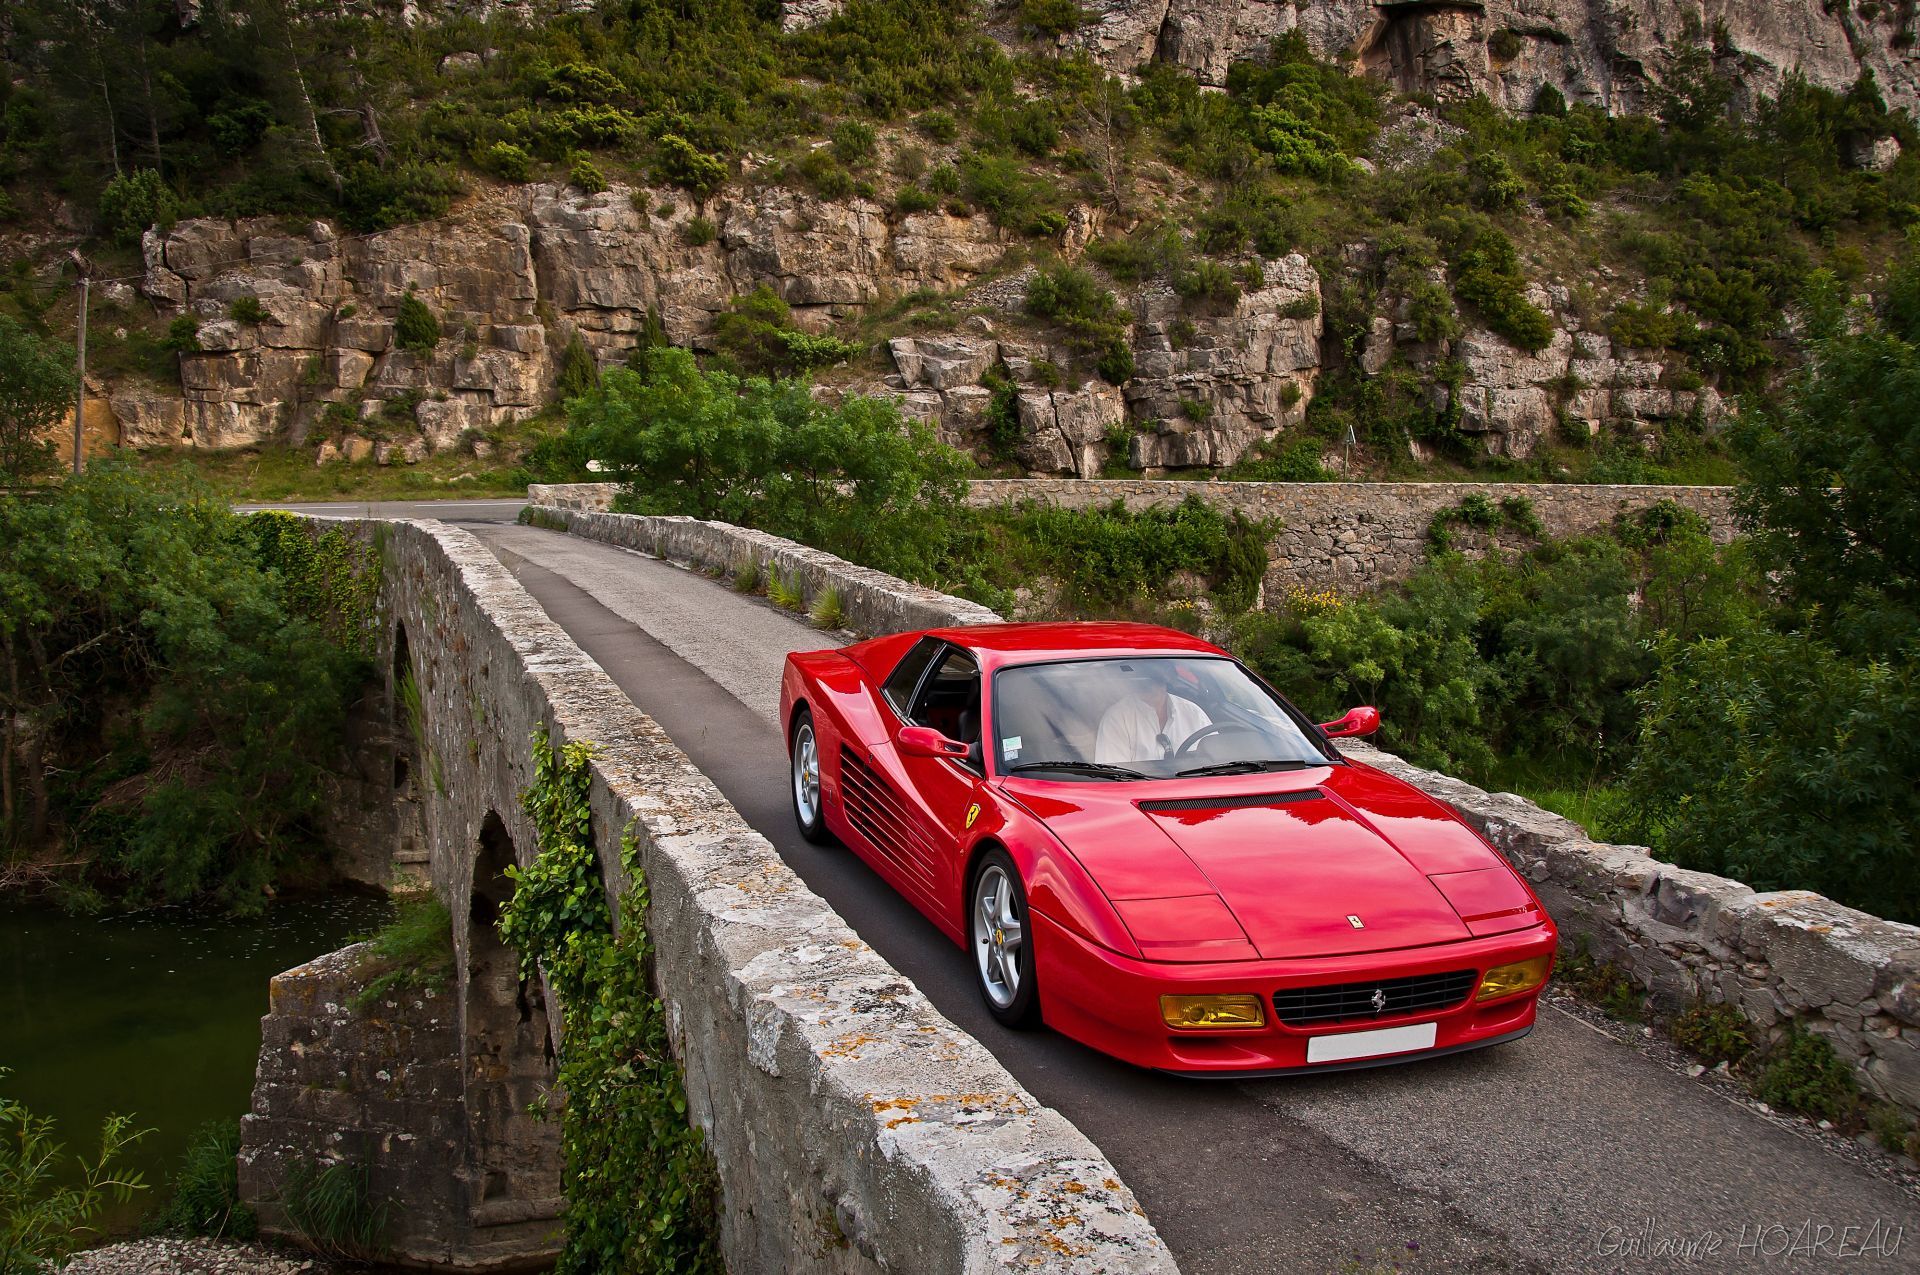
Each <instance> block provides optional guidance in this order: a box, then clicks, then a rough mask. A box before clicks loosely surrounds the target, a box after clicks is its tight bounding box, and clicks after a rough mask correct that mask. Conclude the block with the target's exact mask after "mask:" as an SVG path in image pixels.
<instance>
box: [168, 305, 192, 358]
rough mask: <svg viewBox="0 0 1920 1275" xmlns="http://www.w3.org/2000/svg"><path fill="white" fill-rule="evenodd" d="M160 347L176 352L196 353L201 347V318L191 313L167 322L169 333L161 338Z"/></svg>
mask: <svg viewBox="0 0 1920 1275" xmlns="http://www.w3.org/2000/svg"><path fill="white" fill-rule="evenodd" d="M160 348H161V349H163V350H171V351H173V352H174V353H175V354H193V353H196V352H197V351H198V350H199V349H200V320H199V319H197V318H195V317H194V316H193V315H191V314H183V315H180V316H178V317H177V318H175V319H174V320H173V321H172V322H171V323H169V324H167V334H166V336H164V337H162V338H161V339H160Z"/></svg>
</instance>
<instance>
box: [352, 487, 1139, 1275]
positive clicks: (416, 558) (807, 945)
mask: <svg viewBox="0 0 1920 1275" xmlns="http://www.w3.org/2000/svg"><path fill="white" fill-rule="evenodd" d="M348 525H349V526H350V527H355V528H357V530H358V533H359V534H363V535H365V536H367V537H368V538H369V539H372V540H374V541H375V542H376V543H378V544H380V545H381V547H382V553H383V555H384V561H385V564H386V569H385V573H384V578H383V584H382V589H383V594H384V597H383V602H384V603H385V605H386V607H387V608H388V611H389V613H390V615H391V616H392V617H393V621H394V622H395V623H397V624H398V625H401V626H404V628H405V631H406V637H407V645H408V648H409V649H410V652H411V655H410V660H411V662H412V666H413V669H414V676H415V677H416V679H417V680H418V683H419V687H420V694H421V703H422V712H421V717H422V723H421V728H420V731H419V732H418V734H419V735H420V736H421V737H422V745H423V751H424V752H425V753H426V757H425V758H424V759H423V761H422V765H423V767H424V768H425V769H426V770H427V772H428V773H429V775H430V777H431V778H430V786H431V789H432V796H431V798H430V799H429V802H428V810H427V838H428V841H429V844H430V848H431V869H432V879H433V884H434V887H435V889H436V890H437V891H438V892H439V893H440V894H441V897H442V898H444V899H445V900H447V902H448V904H449V908H450V910H451V911H452V913H453V915H454V918H455V940H456V948H457V955H458V960H459V968H460V969H461V971H462V976H461V984H460V986H459V987H458V988H457V989H456V991H457V993H458V994H459V997H460V1000H461V1002H462V1005H463V1010H462V1012H463V1014H470V1013H471V1008H470V1007H469V1006H468V1005H467V1002H468V1000H469V999H470V998H471V997H473V996H474V995H475V994H476V984H477V982H478V981H479V980H480V979H481V978H482V974H481V973H479V972H475V971H474V970H473V969H471V968H470V967H473V966H475V962H476V959H477V958H484V957H485V955H486V952H485V944H486V942H487V941H488V936H489V934H490V927H487V926H483V925H480V924H476V923H475V918H476V916H477V915H478V914H479V913H480V910H481V909H480V904H481V902H483V901H484V900H485V899H486V897H487V891H488V889H489V885H490V882H491V883H493V884H497V883H498V881H499V879H500V878H499V877H498V874H497V872H496V871H493V870H490V869H489V868H488V867H487V866H486V865H487V864H488V862H489V858H488V856H489V855H490V854H494V853H497V852H498V851H499V849H500V847H502V846H505V849H506V853H507V854H508V855H509V856H510V859H511V861H517V862H518V863H520V864H522V865H524V864H527V863H529V862H530V861H531V860H532V858H533V856H534V854H535V852H536V842H535V837H534V833H533V830H532V828H531V827H530V826H529V825H528V823H527V821H526V818H525V816H524V814H523V813H522V812H521V810H520V808H519V804H518V797H519V794H520V793H521V792H522V791H523V790H524V789H525V788H526V787H527V786H528V785H529V784H530V782H531V780H532V772H531V747H530V743H529V740H530V736H531V734H532V732H533V730H534V729H535V728H536V727H538V726H545V727H546V728H547V730H548V732H549V733H550V735H551V737H552V739H553V741H554V743H555V744H556V745H558V744H561V743H564V742H567V741H572V740H585V741H590V742H591V743H593V745H594V746H595V749H596V752H595V756H594V758H593V763H592V793H591V807H592V836H593V840H594V844H595V847H596V849H597V852H598V857H599V861H600V865H601V870H602V874H603V878H604V880H605V881H606V884H607V888H608V890H609V893H610V894H611V895H613V896H615V897H616V898H617V897H618V896H619V895H620V894H622V893H624V892H625V891H626V890H627V888H628V887H629V885H630V882H629V881H628V879H627V877H626V874H625V870H624V868H623V866H622V863H623V857H622V852H621V845H620V843H621V839H622V837H623V835H624V834H630V835H632V836H633V838H634V839H635V841H636V843H637V846H638V862H639V863H640V865H641V868H642V871H643V872H644V874H645V876H646V883H647V888H648V890H649V896H650V900H651V910H650V913H649V925H650V928H651V930H652V935H653V939H654V942H655V945H656V957H655V969H656V978H657V979H658V983H659V989H658V990H659V993H660V996H661V999H662V1000H663V1002H664V1003H665V1005H666V1008H667V1014H668V1021H669V1027H670V1031H671V1034H672V1038H673V1042H674V1048H675V1053H676V1056H677V1058H678V1060H679V1062H680V1064H681V1067H682V1069H683V1073H684V1076H685V1081H686V1089H687V1098H688V1107H689V1115H690V1118H691V1119H692V1120H693V1121H694V1122H695V1123H697V1124H698V1125H699V1126H700V1127H701V1128H702V1129H703V1130H704V1131H705V1133H706V1136H707V1140H708V1145H709V1147H710V1148H711V1149H712V1152H713V1155H714V1158H715V1161H716V1163H717V1164H718V1166H719V1175H720V1180H721V1186H722V1192H723V1196H724V1206H723V1210H722V1217H721V1227H722V1245H723V1249H724V1254H725V1257H726V1260H727V1265H728V1268H729V1269H730V1270H734V1271H738V1272H753V1271H770V1272H771V1271H832V1272H836V1273H839V1272H858V1271H881V1270H893V1271H903V1270H911V1271H916V1272H929V1273H933V1275H938V1273H941V1272H954V1273H955V1275H958V1273H960V1272H975V1271H983V1270H986V1269H989V1268H1001V1267H1026V1266H1035V1267H1038V1266H1045V1267H1046V1268H1047V1269H1049V1270H1062V1271H1082V1272H1092V1271H1117V1270H1128V1271H1143V1272H1156V1271H1160V1272H1171V1271H1173V1270H1174V1269H1175V1267H1174V1263H1173V1260H1172V1257H1171V1255H1170V1254H1169V1253H1168V1251H1167V1249H1166V1247H1165V1245H1164V1244H1163V1243H1162V1242H1161V1240H1160V1238H1159V1236H1158V1235H1157V1234H1156V1233H1155V1231H1154V1229H1153V1227H1152V1225H1151V1224H1150V1223H1149V1222H1148V1221H1147V1220H1146V1217H1145V1215H1144V1214H1143V1213H1142V1211H1141V1210H1140V1208H1139V1206H1138V1204H1137V1203H1136V1202H1135V1200H1134V1197H1133V1195H1132V1193H1131V1192H1130V1191H1129V1190H1128V1189H1127V1188H1126V1187H1125V1186H1124V1185H1123V1184H1122V1183H1121V1181H1120V1178H1119V1175H1118V1173H1117V1172H1116V1171H1115V1170H1114V1168H1113V1166H1112V1165H1111V1164H1110V1163H1109V1162H1108V1161H1107V1160H1106V1158H1105V1157H1104V1156H1103V1155H1102V1154H1101V1153H1100V1152H1099V1151H1098V1149H1097V1148H1095V1147H1094V1146H1093V1144H1092V1143H1091V1142H1089V1141H1088V1140H1087V1138H1086V1137H1085V1135H1083V1134H1082V1133H1080V1131H1079V1130H1078V1129H1077V1128H1075V1127H1074V1126H1073V1125H1072V1124H1071V1123H1070V1122H1069V1121H1068V1120H1067V1119H1066V1118H1065V1117H1063V1116H1061V1115H1060V1114H1059V1113H1058V1112H1056V1111H1054V1110H1052V1109H1051V1108H1048V1107H1045V1106H1042V1105H1041V1104H1040V1103H1039V1102H1038V1101H1037V1100H1036V1099H1034V1097H1033V1096H1032V1095H1031V1094H1029V1093H1028V1092H1027V1091H1026V1090H1025V1089H1024V1088H1022V1087H1021V1086H1020V1084H1019V1083H1018V1082H1017V1081H1015V1080H1014V1079H1013V1077H1012V1076H1010V1075H1009V1074H1008V1073H1007V1072H1006V1070H1005V1069H1004V1068H1003V1067H1001V1066H1000V1064H999V1063H998V1062H997V1061H996V1060H995V1059H994V1058H993V1057H992V1055H991V1054H989V1053H988V1052H987V1051H986V1049H985V1048H984V1047H983V1046H981V1045H980V1044H979V1042H977V1041H975V1040H974V1039H973V1038H972V1037H970V1036H968V1035H966V1034H965V1033H964V1032H962V1031H961V1030H960V1029H959V1028H957V1027H955V1026H954V1025H953V1024H952V1023H950V1022H949V1021H947V1020H946V1019H945V1018H944V1017H942V1016H941V1015H940V1014H939V1013H938V1012H937V1011H936V1010H935V1009H934V1007H933V1006H932V1004H931V1003H930V1002H929V1001H928V1000H927V999H926V998H925V996H923V995H922V994H921V993H920V992H919V991H918V990H917V989H916V988H915V987H914V986H913V985H912V983H911V982H909V981H908V980H907V979H906V977H905V976H903V975H901V974H900V973H899V972H898V971H896V970H895V969H893V968H892V966H890V965H889V964H888V963H887V962H886V961H884V960H883V959H881V957H880V956H879V955H878V954H877V953H875V952H874V951H873V950H872V949H871V948H870V947H868V946H867V945H866V944H865V943H863V942H862V941H861V940H860V939H859V937H858V936H857V935H855V934H854V932H853V930H852V929H851V928H850V927H848V925H847V924H846V923H845V922H844V921H843V920H841V918H840V917H839V916H838V915H836V914H835V913H834V912H833V911H832V909H831V908H829V907H828V906H827V904H826V903H825V902H824V901H823V900H822V899H821V898H820V897H819V896H817V895H815V894H814V893H813V892H812V891H811V890H809V889H808V888H807V887H806V886H805V885H804V884H803V883H802V882H801V881H800V879H799V878H798V877H797V876H795V875H794V873H793V872H792V871H791V870H790V869H789V868H788V867H787V866H786V864H785V863H784V862H783V861H782V860H781V858H780V856H779V854H778V853H777V852H776V851H775V850H774V848H773V847H772V845H771V844H769V843H768V842H767V841H766V839H765V838H764V837H762V836H760V834H758V833H756V832H754V831H753V830H752V828H751V827H749V826H748V825H747V823H746V822H745V820H743V819H742V818H741V817H740V815H739V814H738V813H737V812H736V811H735V810H734V809H733V807H732V806H731V805H730V804H728V802H727V801H726V800H725V798H724V797H722V796H721V794H720V792H719V791H718V789H716V788H715V787H714V785H713V784H712V782H711V781H710V780H708V779H707V778H706V777H705V776H704V775H702V774H701V773H700V772H699V771H698V770H697V769H695V768H694V766H693V765H692V763H691V762H690V761H689V759H688V758H687V757H686V755H685V754H684V753H682V752H681V751H680V750H679V749H678V748H677V747H675V746H674V744H673V742H672V741H671V740H670V739H668V738H667V736H666V734H665V733H664V732H663V731H662V730H661V729H660V727H659V726H658V725H656V724H655V723H654V722H653V721H652V720H651V719H649V718H647V717H646V716H645V715H644V714H642V713H641V712H640V711H639V710H637V709H636V708H634V707H633V705H632V704H631V703H630V702H629V701H628V699H627V698H626V696H625V695H624V694H623V693H622V692H621V691H620V690H619V688H618V687H616V686H615V685H614V684H613V682H612V681H611V680H610V679H608V677H607V676H606V674H605V673H604V672H602V671H601V669H600V668H599V666H598V665H596V664H595V663H594V662H593V661H592V660H591V659H589V658H588V657H587V656H586V655H585V654H584V653H583V652H582V651H581V650H580V649H579V647H577V646H576V645H575V644H574V642H573V641H572V639H571V638H569V637H568V636H567V634H566V633H565V632H564V631H563V630H561V629H560V628H559V627H558V626H557V625H556V624H554V623H553V622H552V621H551V620H550V619H549V618H548V617H547V615H546V613H545V612H544V611H543V610H542V609H541V608H540V606H539V605H538V604H537V603H535V602H534V600H533V599H532V598H531V597H530V596H529V595H528V594H527V593H526V591H525V590H524V589H522V588H521V586H520V585H519V583H518V582H517V581H515V580H514V579H513V577H512V576H511V575H510V574H509V573H508V572H507V570H506V569H505V568H504V567H502V566H501V565H500V563H499V562H498V561H497V560H496V559H495V558H494V557H493V555H492V554H491V553H490V552H488V550H487V549H486V548H485V547H484V546H482V545H481V544H480V543H479V542H478V541H477V540H475V539H474V538H473V537H472V536H471V535H469V534H468V533H466V532H464V531H460V530H458V529H454V528H450V527H446V526H444V525H441V524H438V523H426V522H399V523H359V524H353V523H349V524H348ZM672 543H679V542H678V541H673V542H672ZM796 548H797V547H796ZM803 552H804V553H810V552H811V551H803ZM795 561H799V559H796V560H795ZM855 583H857V582H854V581H849V596H851V589H852V586H853V585H854V584H855ZM476 863H479V864H480V865H481V867H480V868H479V870H478V872H476ZM470 901H472V906H470ZM481 964H482V965H483V964H484V960H483V959H482V960H481ZM542 1017H544V1016H542ZM464 1021H465V1019H463V1022H464ZM467 1034H468V1037H469V1045H468V1047H467V1048H468V1052H469V1053H470V1054H474V1055H476V1056H475V1057H474V1058H469V1059H465V1060H463V1065H464V1066H465V1068H466V1074H467V1075H468V1076H469V1077H474V1076H477V1075H479V1074H481V1073H483V1072H485V1071H486V1070H487V1069H488V1068H487V1064H488V1059H486V1058H481V1057H478V1055H479V1054H480V1053H482V1052H483V1049H484V1042H479V1043H476V1042H475V1040H474V1036H475V1034H474V1033H472V1032H468V1033H467ZM514 1044H515V1047H516V1048H521V1049H524V1048H526V1047H527V1042H525V1041H519V1042H514ZM537 1052H538V1051H537V1050H535V1054H536V1056H537ZM472 1105H473V1104H472V1103H471V1102H470V1103H469V1106H470V1110H469V1120H470V1121H471V1120H472V1119H473V1113H472V1111H471V1107H472ZM481 1167H486V1166H481ZM495 1167H496V1168H497V1167H498V1166H495ZM475 1177H476V1183H475V1185H476V1188H477V1189H479V1190H481V1192H482V1196H484V1194H485V1186H486V1178H487V1174H485V1173H478V1174H476V1175H475ZM530 1193H532V1194H537V1191H535V1192H530ZM485 1203H486V1201H485V1200H484V1199H483V1198H476V1199H474V1200H473V1201H472V1203H471V1207H472V1208H474V1209H480V1210H481V1211H480V1212H478V1213H474V1214H473V1215H472V1216H473V1217H474V1219H475V1220H476V1221H480V1222H484V1221H486V1220H488V1218H489V1216H490V1215H488V1214H487V1213H486V1212H485V1210H484V1208H482V1205H484V1204H485ZM496 1203H497V1206H498V1207H497V1208H496V1212H497V1214H498V1215H499V1217H500V1218H501V1220H502V1221H503V1222H504V1221H506V1220H507V1219H509V1218H511V1217H512V1216H513V1214H512V1211H511V1210H510V1209H508V1208H506V1206H505V1202H504V1201H499V1202H496ZM551 1229H552V1228H551V1226H550V1225H549V1227H548V1230H549V1232H550V1231H551Z"/></svg>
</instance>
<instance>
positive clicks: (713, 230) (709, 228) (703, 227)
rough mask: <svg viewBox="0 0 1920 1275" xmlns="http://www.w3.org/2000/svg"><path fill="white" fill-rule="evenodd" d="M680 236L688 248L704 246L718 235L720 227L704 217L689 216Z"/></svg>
mask: <svg viewBox="0 0 1920 1275" xmlns="http://www.w3.org/2000/svg"><path fill="white" fill-rule="evenodd" d="M680 234H681V237H682V238H683V239H685V240H686V241H687V246H688V247H690V248H704V247H706V246H707V245H708V244H710V243H712V242H713V241H714V240H715V239H718V238H719V237H720V228H719V227H718V226H716V225H714V224H713V222H711V221H709V220H708V219H707V218H705V217H689V218H687V224H686V227H685V229H683V230H682V231H681V232H680Z"/></svg>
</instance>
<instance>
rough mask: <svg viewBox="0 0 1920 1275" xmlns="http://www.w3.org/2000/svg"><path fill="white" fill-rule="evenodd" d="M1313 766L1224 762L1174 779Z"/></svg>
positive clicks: (1184, 772)
mask: <svg viewBox="0 0 1920 1275" xmlns="http://www.w3.org/2000/svg"><path fill="white" fill-rule="evenodd" d="M1311 765H1313V763H1312V762H1305V761H1281V760H1280V759H1279V758H1277V757H1276V758H1268V759H1266V760H1264V761H1252V760H1243V761H1223V762H1219V763H1216V764H1215V765H1212V766H1195V767H1193V768H1192V769H1191V770H1179V771H1175V772H1174V777H1175V778H1177V779H1187V778H1190V777H1192V776H1194V775H1251V774H1254V773H1255V772H1257V771H1258V772H1264V771H1273V770H1305V769H1306V768H1307V767H1309V766H1311Z"/></svg>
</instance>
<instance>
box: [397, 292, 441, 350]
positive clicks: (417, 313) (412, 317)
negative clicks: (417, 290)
mask: <svg viewBox="0 0 1920 1275" xmlns="http://www.w3.org/2000/svg"><path fill="white" fill-rule="evenodd" d="M393 343H394V344H395V345H397V346H399V347H400V348H401V349H403V350H407V351H410V352H411V353H414V354H419V355H428V354H432V353H433V349H434V347H435V346H437V345H439V344H440V320H439V319H438V318H436V317H434V313H433V311H432V310H430V309H428V308H427V303H426V302H424V301H422V300H421V299H420V298H419V297H418V296H416V295H414V291H413V289H411V288H409V289H407V291H406V294H405V295H404V296H402V297H401V298H400V308H399V310H398V311H397V312H396V313H395V315H394V320H393Z"/></svg>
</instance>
